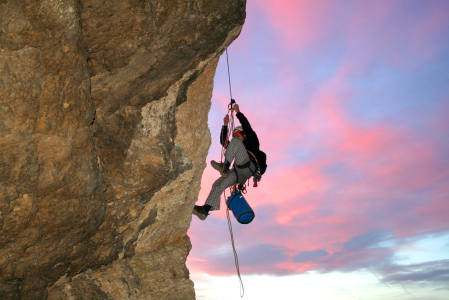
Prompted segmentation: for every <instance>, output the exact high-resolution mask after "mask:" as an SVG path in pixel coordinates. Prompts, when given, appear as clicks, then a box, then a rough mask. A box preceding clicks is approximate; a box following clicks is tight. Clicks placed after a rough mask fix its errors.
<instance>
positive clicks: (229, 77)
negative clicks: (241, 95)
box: [226, 48, 233, 102]
mask: <svg viewBox="0 0 449 300" xmlns="http://www.w3.org/2000/svg"><path fill="white" fill-rule="evenodd" d="M226 62H227V63H228V79H229V95H230V96H231V102H232V99H233V98H232V89H231V72H230V71H229V58H228V48H226Z"/></svg>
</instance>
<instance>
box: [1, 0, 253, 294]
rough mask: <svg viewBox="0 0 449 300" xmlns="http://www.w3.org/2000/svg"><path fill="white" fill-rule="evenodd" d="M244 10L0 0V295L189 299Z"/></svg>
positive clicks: (217, 5) (144, 1) (238, 3)
mask: <svg viewBox="0 0 449 300" xmlns="http://www.w3.org/2000/svg"><path fill="white" fill-rule="evenodd" d="M245 4H246V1H244V0H230V1H215V0H210V1H206V0H203V1H201V0H200V1H194V0H191V1H180V0H179V1H178V0H175V1H162V0H160V1H157V0H125V1H118V0H108V1H106V0H105V1H93V0H39V1H38V0H27V1H12V0H2V1H0V105H1V106H0V133H1V135H0V153H1V155H0V230H1V231H0V270H1V272H0V298H1V299H42V298H48V299H194V298H195V292H194V289H193V282H192V281H191V280H190V279H189V272H188V270H187V268H186V266H185V260H186V257H187V255H188V253H189V251H190V247H191V245H190V240H189V238H188V237H187V235H186V232H187V229H188V227H189V224H190V221H191V211H192V207H193V204H194V203H195V202H196V197H197V196H198V192H199V186H200V180H201V175H202V172H203V170H204V167H205V158H206V155H207V151H208V149H209V146H210V133H209V129H208V126H207V114H208V111H209V108H210V99H211V96H212V89H213V77H214V73H215V68H216V65H217V62H218V58H219V56H220V54H221V53H223V51H224V49H225V48H226V47H227V46H228V45H229V44H230V43H231V42H232V41H233V40H234V39H235V38H236V37H237V36H238V34H239V33H240V30H241V28H242V26H243V22H244V18H245Z"/></svg>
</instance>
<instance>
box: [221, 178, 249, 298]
mask: <svg viewBox="0 0 449 300" xmlns="http://www.w3.org/2000/svg"><path fill="white" fill-rule="evenodd" d="M235 189H236V187H235V185H234V193H235V192H236V190H235ZM225 203H226V196H225ZM226 207H227V208H226V216H227V218H228V227H229V233H230V234H231V242H232V251H233V252H234V262H235V268H236V270H237V276H238V277H239V283H240V297H243V295H245V288H244V287H243V281H242V277H241V276H240V266H239V258H238V256H237V251H236V250H235V245H234V233H233V232H232V223H231V218H230V217H229V206H228V205H226Z"/></svg>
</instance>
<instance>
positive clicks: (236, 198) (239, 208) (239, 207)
mask: <svg viewBox="0 0 449 300" xmlns="http://www.w3.org/2000/svg"><path fill="white" fill-rule="evenodd" d="M226 205H227V206H228V207H229V209H230V210H231V211H232V213H233V214H234V217H235V218H236V220H237V221H238V222H239V223H240V224H249V223H251V221H252V220H253V219H254V211H253V209H252V208H251V207H250V206H249V204H248V202H246V200H245V198H243V196H242V193H240V191H238V190H237V191H235V192H233V193H231V196H229V197H228V200H226Z"/></svg>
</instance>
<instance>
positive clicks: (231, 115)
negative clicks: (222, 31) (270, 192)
mask: <svg viewBox="0 0 449 300" xmlns="http://www.w3.org/2000/svg"><path fill="white" fill-rule="evenodd" d="M226 62H227V65H228V79H229V95H230V96H231V102H230V103H229V105H228V116H229V123H228V132H227V133H226V139H225V141H224V143H223V146H222V148H221V162H222V164H223V168H224V165H225V161H226V158H225V150H226V147H227V145H228V142H229V140H230V139H231V137H232V133H233V132H234V128H235V126H234V111H233V110H232V106H233V105H234V104H235V100H234V99H233V98H232V88H231V72H230V70H229V58H228V49H227V48H226ZM220 138H221V137H220ZM232 189H233V191H234V193H235V192H236V189H237V184H235V185H234V186H233V187H231V193H232ZM223 196H224V201H225V204H226V216H227V218H228V227H229V233H230V234H231V242H232V251H233V253H234V262H235V268H236V270H237V276H238V278H239V283H240V297H243V295H244V294H245V288H244V287H243V281H242V277H241V276H240V266H239V258H238V256H237V251H236V250H235V243H234V233H233V231H232V223H231V218H230V217H229V206H228V205H227V203H226V191H225V192H224V193H223Z"/></svg>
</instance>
